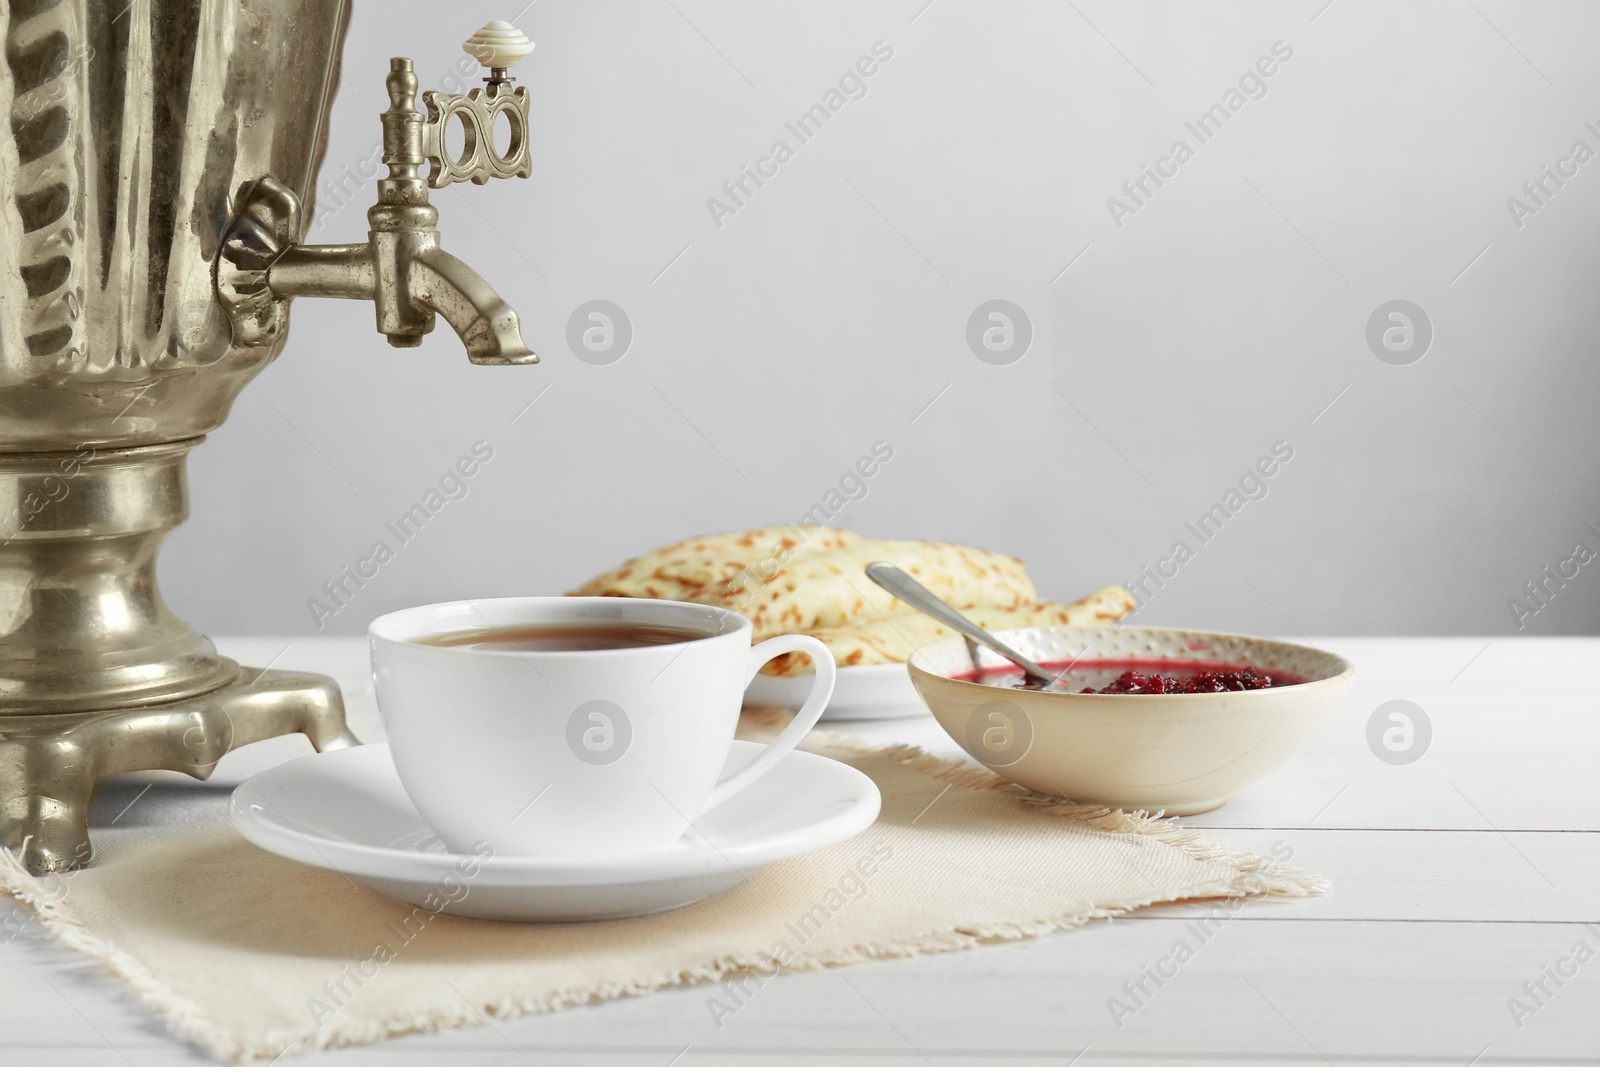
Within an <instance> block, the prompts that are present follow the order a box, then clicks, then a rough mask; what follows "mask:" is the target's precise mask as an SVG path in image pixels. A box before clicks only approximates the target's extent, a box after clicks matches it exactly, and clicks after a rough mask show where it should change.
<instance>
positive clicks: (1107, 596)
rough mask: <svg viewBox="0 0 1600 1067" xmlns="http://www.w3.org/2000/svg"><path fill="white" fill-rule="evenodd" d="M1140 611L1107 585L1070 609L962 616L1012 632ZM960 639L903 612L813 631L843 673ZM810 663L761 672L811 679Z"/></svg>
mask: <svg viewBox="0 0 1600 1067" xmlns="http://www.w3.org/2000/svg"><path fill="white" fill-rule="evenodd" d="M1134 607H1136V605H1135V603H1134V599H1133V596H1132V594H1130V593H1129V592H1128V591H1127V590H1126V589H1124V588H1122V587H1121V586H1120V585H1108V586H1106V587H1105V588H1104V589H1101V590H1100V591H1098V592H1095V593H1091V594H1089V595H1088V596H1086V597H1084V598H1083V599H1081V600H1075V601H1073V602H1072V603H1071V604H1054V603H1050V602H1045V603H1042V604H1021V605H1018V606H1015V607H983V606H980V607H975V608H968V609H967V610H965V611H963V612H962V614H963V615H965V616H966V617H967V618H969V619H971V620H972V621H973V622H975V623H977V624H978V625H979V626H982V627H983V628H984V629H985V630H1010V629H1017V628H1020V627H1025V626H1105V625H1108V624H1110V623H1114V622H1116V621H1117V620H1118V619H1120V618H1122V617H1123V616H1124V615H1126V614H1128V612H1130V611H1132V610H1133V609H1134ZM954 633H955V631H954V630H951V629H950V628H949V627H947V626H945V625H944V624H942V623H940V622H937V621H935V620H933V619H930V618H929V617H928V616H926V615H923V614H922V613H920V612H915V611H911V612H907V611H904V610H902V612H900V613H898V614H894V615H890V616H888V617H887V618H880V619H876V620H873V621H869V622H862V623H857V624H856V625H853V626H841V627H836V628H833V629H823V630H813V631H811V636H812V637H815V638H816V639H817V640H819V641H821V642H822V643H823V644H824V645H827V646H828V650H829V651H830V652H832V653H833V658H834V662H835V663H837V664H838V665H839V666H841V667H868V666H873V665H877V664H884V663H904V662H905V661H906V660H907V659H909V658H910V656H911V653H912V652H913V651H915V650H916V649H918V648H920V647H922V646H923V645H927V644H932V643H933V642H934V641H938V640H941V639H943V638H946V637H950V636H952V635H953V634H954ZM811 670H812V666H811V659H810V657H808V656H805V655H803V654H801V653H798V652H786V653H784V654H783V655H781V656H778V657H777V658H775V659H773V660H770V661H769V662H768V663H767V664H766V665H765V666H764V667H762V668H761V673H763V674H775V675H780V676H791V675H796V674H809V673H811Z"/></svg>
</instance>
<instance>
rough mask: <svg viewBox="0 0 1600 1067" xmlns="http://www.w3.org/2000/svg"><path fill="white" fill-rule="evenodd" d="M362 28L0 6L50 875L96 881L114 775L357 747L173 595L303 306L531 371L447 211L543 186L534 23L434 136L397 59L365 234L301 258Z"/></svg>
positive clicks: (318, 5) (325, 695) (317, 693)
mask: <svg viewBox="0 0 1600 1067" xmlns="http://www.w3.org/2000/svg"><path fill="white" fill-rule="evenodd" d="M349 14H350V8H349V4H348V2H345V3H339V2H331V0H133V2H131V3H125V2H124V0H115V2H106V0H0V39H3V40H4V42H5V55H4V57H3V60H0V62H3V75H0V114H3V115H4V116H5V117H6V120H7V121H6V122H5V124H4V129H3V131H0V845H4V846H6V847H10V848H14V849H19V850H20V852H21V856H22V859H23V861H24V862H25V863H26V865H27V866H28V868H29V869H30V870H32V871H33V872H35V873H43V872H46V871H56V870H63V869H67V868H71V867H76V866H79V865H81V864H83V863H85V862H87V861H88V859H89V858H90V845H89V836H88V826H87V817H88V810H89V805H90V801H91V799H92V797H93V793H94V789H95V785H96V783H97V781H98V780H99V779H100V778H102V777H103V776H105V775H110V774H118V773H122V772H125V771H135V770H148V769H156V768H162V769H168V770H177V771H185V772H187V773H189V774H192V775H194V776H195V777H198V778H204V777H206V776H207V775H208V774H210V772H211V770H212V769H213V768H214V767H215V765H216V763H217V761H218V760H219V759H220V758H221V757H222V756H223V754H225V753H226V752H228V751H229V750H230V749H232V748H235V747H238V746H239V745H243V744H247V743H249V742H251V741H258V740H261V739H263V738H267V737H274V736H277V735H280V734H286V733H294V732H300V733H304V734H305V735H306V736H307V737H308V738H310V740H311V743H312V744H313V745H315V746H316V747H317V748H318V749H319V750H325V749H329V748H338V747H343V746H345V745H348V744H352V743H354V741H355V739H354V738H353V737H352V735H351V734H350V733H349V731H348V729H347V728H346V725H345V716H344V705H343V702H342V700H341V698H340V695H339V689H338V687H337V685H336V684H335V683H334V681H333V680H332V679H330V678H326V677H322V676H320V675H313V674H302V673H297V672H293V671H285V670H271V669H262V668H255V667H244V666H240V665H239V664H237V663H234V662H233V661H231V660H229V659H227V658H225V657H222V656H219V655H218V654H217V652H216V649H215V647H214V646H213V645H212V643H211V642H210V641H209V640H207V639H206V638H205V637H204V636H202V635H201V634H199V633H197V632H196V631H195V630H193V629H192V628H190V627H189V626H188V625H186V624H185V623H184V622H183V621H182V620H180V619H179V618H177V617H176V616H175V615H174V614H173V613H172V612H171V611H170V610H169V609H168V608H167V606H166V604H165V603H164V602H163V601H162V598H161V594H160V592H159V591H158V590H157V588H156V555H157V552H158V551H159V550H160V547H161V544H162V541H163V540H164V539H165V538H166V536H167V534H168V532H169V531H171V530H172V529H173V528H174V527H175V526H177V525H178V524H179V523H181V522H182V521H183V520H184V519H185V518H186V517H187V513H188V501H187V494H186V488H185V482H184V460H185V456H186V455H187V454H188V452H189V450H190V449H192V448H193V447H194V446H195V445H197V444H199V443H200V442H201V441H203V440H204V439H205V435H206V434H207V433H209V432H210V431H211V430H213V429H215V428H216V427H217V426H219V425H220V424H221V423H222V421H223V420H224V419H225V418H227V415H228V411H229V409H230V407H231V406H232V404H233V400H234V398H235V397H236V396H237V395H238V394H239V392H240V390H241V389H243V388H244V387H245V385H246V384H247V383H248V382H249V381H250V380H251V378H253V377H254V376H255V375H256V374H257V373H258V372H259V371H260V370H261V369H262V368H263V367H265V366H266V365H267V364H268V363H270V362H272V360H273V359H274V358H276V357H277V355H278V353H279V351H280V350H281V349H282V348H283V345H284V341H285V338H286V336H287V331H288V316H289V303H290V301H291V300H292V299H293V298H295V297H307V296H324V297H339V298H342V299H347V300H370V301H372V303H373V305H374V307H375V309H376V315H377V327H378V330H379V332H381V333H383V334H384V335H385V336H386V337H387V338H388V339H389V343H390V344H391V345H395V346H397V347H414V346H416V345H418V344H420V343H421V342H422V338H423V335H425V334H426V333H428V332H429V331H430V330H432V329H433V325H434V317H435V316H436V315H439V316H443V318H444V320H445V321H446V322H447V323H449V325H450V326H451V327H452V328H453V329H454V330H455V332H456V333H457V334H458V335H460V338H461V341H462V343H463V344H464V345H465V346H466V349H467V355H468V358H469V359H470V360H471V361H472V362H473V363H480V364H520V363H533V362H536V358H537V357H535V356H534V354H533V352H532V351H530V350H529V349H528V347H527V346H526V345H524V344H523V341H522V336H521V333H520V329H519V326H518V322H517V316H516V314H515V312H513V311H512V310H511V309H510V308H509V307H508V306H507V305H506V303H505V301H504V300H502V299H501V298H500V296H499V295H498V294H496V293H495V291H494V290H493V289H491V288H489V286H488V285H487V284H486V283H485V282H484V280H483V279H482V278H480V277H479V276H478V275H477V274H476V273H474V272H473V271H472V269H471V268H469V267H468V266H466V264H464V263H462V262H461V261H460V260H458V259H456V258H455V257H453V256H451V255H450V254H449V253H447V252H445V251H444V250H443V249H442V248H441V247H440V245H439V234H438V231H437V229H436V224H437V220H438V212H437V211H436V210H435V209H434V208H433V207H432V206H431V205H430V204H429V202H428V190H429V189H430V188H435V189H437V188H440V187H442V186H445V185H448V184H450V183H452V182H458V181H472V182H475V183H478V184H482V183H483V182H485V181H486V180H488V179H489V178H491V177H511V176H513V175H518V176H523V177H526V176H527V175H528V173H529V153H528V98H527V96H526V90H525V89H523V88H520V87H513V85H512V84H511V82H512V80H513V79H512V78H511V77H510V76H509V75H508V74H507V71H506V68H508V67H509V66H510V65H511V64H512V63H514V62H515V61H516V60H517V59H519V58H521V57H522V56H524V55H526V54H527V53H528V52H531V51H532V47H533V46H532V44H531V43H529V42H528V40H527V38H526V37H523V36H522V35H521V34H520V33H518V32H517V31H516V29H515V28H514V27H512V26H510V25H508V24H506V23H491V24H490V25H489V26H486V27H485V28H484V29H483V30H481V31H479V32H478V33H477V34H475V35H474V36H473V37H472V38H469V40H468V42H467V44H466V46H465V47H466V48H467V50H468V51H469V52H470V53H472V54H473V55H474V56H475V57H476V58H477V59H478V60H479V61H480V62H481V63H482V64H483V65H484V66H485V67H486V68H488V76H487V77H486V78H485V79H484V80H485V83H486V84H485V86H484V88H482V89H473V90H472V91H471V92H469V93H467V94H465V95H447V94H443V93H435V92H427V93H424V94H423V101H424V105H425V107H426V114H424V113H422V112H420V111H418V109H417V105H416V95H417V88H418V85H417V77H416V74H415V72H414V70H413V67H412V63H411V61H410V60H409V59H394V60H392V61H391V63H390V69H389V71H388V75H387V81H386V87H387V89H388V95H389V107H388V110H386V111H384V112H383V113H382V115H381V123H382V128H383V162H384V163H385V164H387V166H388V174H387V176H383V177H380V178H379V179H378V180H377V183H376V184H377V188H376V192H375V198H376V203H375V204H374V205H373V207H372V208H371V209H370V210H369V211H368V213H367V218H368V223H369V227H370V230H369V233H368V234H367V239H366V241H365V242H362V243H359V244H345V245H308V244H304V243H302V239H303V238H304V236H305V231H306V227H307V224H308V223H309V221H310V214H311V200H312V194H313V190H314V183H315V180H316V176H317V170H318V167H319V166H320V164H321V162H322V157H323V154H324V152H325V150H326V147H327V138H328V132H327V126H328V114H329V110H330V105H331V103H332V97H333V93H334V90H335V88H336V87H337V85H338V83H339V81H340V80H341V78H343V77H344V76H345V75H344V74H343V73H341V71H340V61H339V57H340V51H341V49H342V47H343V43H344V35H345V30H346V27H347V24H348V20H349ZM451 122H455V123H459V126H460V129H461V130H462V134H463V140H464V144H463V147H462V148H461V149H460V150H458V151H447V150H446V147H445V127H446V124H447V123H451ZM497 122H498V123H500V124H501V125H502V126H505V127H508V129H506V130H505V131H504V134H505V135H504V136H503V137H502V141H503V142H504V143H505V144H506V145H507V147H504V148H503V149H497V148H496V146H495V127H496V123H497ZM424 164H427V171H426V173H425V174H424V171H423V166H424Z"/></svg>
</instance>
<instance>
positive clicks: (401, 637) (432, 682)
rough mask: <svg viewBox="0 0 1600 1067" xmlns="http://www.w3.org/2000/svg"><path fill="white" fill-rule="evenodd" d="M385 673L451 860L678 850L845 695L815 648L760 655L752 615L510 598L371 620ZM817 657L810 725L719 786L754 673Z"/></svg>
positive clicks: (418, 799)
mask: <svg viewBox="0 0 1600 1067" xmlns="http://www.w3.org/2000/svg"><path fill="white" fill-rule="evenodd" d="M596 625H599V626H604V625H616V626H630V625H644V626H657V627H669V628H672V629H675V630H683V631H686V632H689V633H694V634H702V635H704V636H700V637H696V638H695V639H694V640H689V641H684V642H681V643H677V644H665V645H650V646H645V647H636V648H613V649H594V650H584V651H569V652H547V651H537V652H516V651H487V650H482V649H472V648H464V647H451V646H448V645H440V644H433V643H429V642H430V641H437V640H438V639H440V638H444V637H449V636H452V635H462V634H466V633H473V632H485V636H486V637H493V636H494V635H495V634H496V633H497V632H505V633H510V632H511V631H513V630H518V629H528V628H533V627H561V626H596ZM368 633H369V637H370V639H371V644H372V670H373V679H374V682H375V684H376V688H377V697H378V707H379V710H380V712H381V713H382V715H383V722H384V727H385V729H386V730H387V731H388V735H389V748H390V751H391V753H392V755H393V757H394V762H395V768H396V769H397V770H398V771H399V773H400V782H401V784H402V785H404V786H405V790H406V793H407V794H408V795H409V796H410V797H411V801H412V803H414V804H415V805H416V806H417V811H418V813H419V814H421V816H422V817H423V819H424V820H426V821H427V823H428V825H429V826H431V827H432V828H433V830H434V832H435V833H437V834H438V835H439V837H440V838H441V839H442V840H443V841H444V843H445V845H446V846H447V847H448V848H450V849H451V850H452V851H456V852H467V851H470V850H471V849H472V848H474V847H475V846H478V845H479V844H480V843H482V842H487V843H488V844H489V845H490V846H491V847H492V848H493V849H494V851H495V853H496V854H497V855H507V856H510V855H522V856H573V857H578V856H596V855H608V854H625V853H632V852H648V851H659V850H662V849H666V848H669V847H670V846H671V845H672V844H673V843H674V842H675V841H677V840H678V839H679V838H680V837H682V836H683V835H684V833H685V831H687V830H688V828H689V826H690V823H691V822H692V820H694V819H695V818H697V817H699V815H701V814H702V813H703V812H706V811H708V810H710V809H711V808H713V807H716V806H717V805H718V804H721V803H723V802H724V801H726V800H727V799H728V798H729V797H731V796H733V795H734V794H735V793H737V792H739V790H741V789H743V788H744V787H745V786H747V785H749V784H750V783H751V782H753V781H755V780H756V779H757V778H758V777H760V776H761V775H762V774H764V773H765V772H766V771H768V770H769V769H771V768H772V766H773V765H774V764H776V763H777V761H778V760H779V759H781V758H782V757H783V755H784V754H785V753H786V752H788V751H789V750H790V749H792V748H794V746H795V743H796V742H798V741H799V740H800V738H801V737H802V736H803V735H804V734H805V733H806V731H807V730H810V729H811V727H812V726H813V725H814V724H815V723H816V721H817V718H818V717H819V716H820V715H821V714H822V710H823V708H824V707H826V705H827V703H828V698H829V697H830V696H831V695H832V694H833V679H834V663H833V656H832V654H831V653H829V651H828V650H827V648H826V647H825V646H824V645H823V644H822V643H821V642H820V641H817V640H816V639H815V638H810V637H803V636H800V635H797V634H795V635H785V636H782V637H775V638H773V639H771V640H770V641H763V642H762V643H761V644H760V645H757V646H756V647H754V648H752V647H750V621H749V620H748V619H746V618H745V617H744V616H742V615H739V614H738V613H736V612H732V611H727V610H724V609H722V608H716V607H710V606H707V605H703V604H683V603H678V602H676V601H670V600H643V599H631V598H624V597H509V598H505V599H498V600H476V601H459V602H455V603H448V604H429V605H425V606H423V607H417V608H408V609H406V610H404V611H396V612H393V613H391V614H388V615H384V616H382V617H380V618H378V619H376V620H374V621H373V623H372V625H371V627H370V629H369V631H368ZM785 652H806V653H810V655H811V658H812V661H813V663H814V664H815V666H816V683H815V685H814V686H813V688H812V690H811V695H810V696H809V697H807V698H806V701H805V704H804V705H803V706H802V707H801V709H800V711H799V713H798V714H797V715H796V716H795V718H794V721H793V722H792V723H790V724H789V725H788V727H787V728H785V729H784V731H783V732H782V733H781V734H779V735H778V738H777V740H775V741H774V742H773V743H772V744H771V745H769V746H767V747H766V748H765V749H763V750H762V751H761V752H760V753H759V755H757V757H756V758H755V759H754V760H753V761H751V762H750V763H749V764H747V765H746V766H744V767H742V768H739V769H737V770H736V771H735V772H734V773H732V774H730V775H729V776H728V777H726V778H724V779H723V780H722V781H720V782H719V781H718V780H717V778H718V775H719V774H720V773H721V771H722V769H723V765H724V763H725V762H726V760H727V758H728V753H729V751H730V750H731V748H732V742H733V735H734V730H735V728H736V727H737V725H738V720H739V706H740V704H741V702H742V699H743V696H744V690H745V687H746V686H747V685H749V683H750V679H751V678H752V677H754V676H755V673H756V672H757V671H758V670H759V669H760V668H761V665H762V664H763V663H765V662H766V661H767V660H769V659H772V658H773V657H774V656H778V655H780V654H782V653H785Z"/></svg>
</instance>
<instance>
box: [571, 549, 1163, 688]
mask: <svg viewBox="0 0 1600 1067" xmlns="http://www.w3.org/2000/svg"><path fill="white" fill-rule="evenodd" d="M877 561H883V562H885V563H892V564H894V565H895V566H897V567H899V568H900V569H901V570H903V571H906V572H907V573H909V574H910V575H911V576H912V577H914V578H916V579H917V581H919V582H921V583H922V584H923V585H925V586H927V587H928V588H929V589H930V590H932V591H933V593H934V594H935V595H937V596H938V597H940V598H941V599H943V600H944V601H945V602H946V603H947V604H950V605H951V606H952V607H955V608H957V609H958V610H960V611H962V612H963V613H965V614H966V615H967V616H968V617H970V618H972V619H973V621H975V622H977V623H978V625H980V626H983V627H985V628H986V629H991V630H1004V629H1008V628H1013V627H1021V626H1094V625H1103V624H1106V623H1110V622H1115V621H1116V620H1118V619H1120V618H1122V617H1123V616H1124V615H1126V614H1127V613H1128V612H1130V611H1132V610H1133V609H1134V607H1135V603H1134V600H1133V597H1132V595H1131V594H1129V592H1128V591H1127V590H1126V589H1123V588H1122V587H1121V586H1115V585H1109V586H1106V587H1105V588H1104V589H1102V590H1100V591H1099V592H1097V593H1093V594H1091V595H1090V596H1086V597H1084V598H1083V599H1082V600H1078V601H1075V602H1073V603H1071V604H1055V603H1038V591H1037V590H1035V589H1034V586H1033V582H1032V581H1031V580H1030V579H1029V578H1028V574H1027V571H1026V570H1025V569H1024V568H1023V565H1022V561H1021V560H1019V559H1015V558H1013V557H1011V556H1004V555H1000V554H998V553H995V552H988V551H985V550H984V549H981V548H970V547H968V546H966V545H956V544H947V543H944V542H940V541H872V540H868V539H867V538H865V537H862V536H861V535H860V534H858V533H854V532H852V531H850V530H844V529H839V528H837V527H831V526H804V525H801V526H768V527H764V528H762V529H759V530H748V531H745V532H743V533H727V534H709V535H706V536H703V537H691V538H689V539H687V540H684V541H678V542H675V543H673V544H670V545H663V546H661V547H660V548H656V549H652V550H651V551H649V552H646V553H645V554H643V555H641V556H637V557H635V558H633V559H630V560H628V561H627V562H626V563H624V564H622V565H621V566H620V567H617V568H616V569H615V570H611V571H608V572H606V573H605V574H602V575H600V576H599V577H597V578H594V579H591V580H590V581H588V582H585V583H584V584H583V585H581V586H579V587H578V588H577V589H574V590H573V591H572V592H571V593H569V594H568V595H569V596H623V597H650V598H654V599H659V600H684V601H689V602H691V603H696V604H712V605H715V606H717V607H723V608H728V609H730V610H732V611H737V612H739V613H740V614H742V615H744V616H745V617H746V618H748V619H749V620H750V622H751V624H752V626H753V629H754V633H753V635H752V638H753V640H755V641H765V640H766V639H767V638H769V637H776V636H777V635H779V634H787V633H803V634H811V635H812V636H814V637H816V638H818V639H819V640H820V641H822V643H823V644H825V645H827V646H828V648H829V649H830V650H831V651H832V652H833V654H834V659H835V660H836V661H837V662H838V664H839V665H840V666H841V667H855V666H869V665H873V664H882V663H904V662H905V660H906V658H907V657H908V656H909V655H910V654H911V652H912V651H913V650H914V649H916V648H917V647H919V646H921V645H925V644H928V643H930V642H932V641H937V640H939V639H940V638H943V637H948V636H949V635H950V633H951V631H950V630H948V629H947V628H945V627H944V626H942V625H940V624H939V623H937V622H935V621H933V620H932V619H930V618H928V617H926V616H924V615H921V614H919V613H917V612H914V611H911V610H910V609H908V608H907V607H906V606H905V605H904V604H902V603H901V602H900V601H899V600H897V599H896V598H895V597H893V596H891V595H890V594H889V593H887V592H885V591H884V590H883V589H880V588H879V587H878V586H877V585H876V584H874V583H873V582H872V581H871V580H870V579H868V578H867V576H866V573H865V570H866V566H867V564H868V563H873V562H877ZM762 669H763V671H764V672H765V673H768V674H777V675H793V674H803V673H806V672H809V671H810V670H811V661H810V659H808V658H806V657H804V656H801V655H798V654H793V653H791V654H787V655H784V656H780V657H778V658H776V659H774V660H773V661H772V662H771V663H769V664H767V665H766V666H765V667H764V668H762Z"/></svg>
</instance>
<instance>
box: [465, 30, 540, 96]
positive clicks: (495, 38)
mask: <svg viewBox="0 0 1600 1067" xmlns="http://www.w3.org/2000/svg"><path fill="white" fill-rule="evenodd" d="M461 50H462V51H463V52H465V53H467V55H469V56H471V57H472V58H473V59H476V60H477V61H478V62H479V63H481V64H482V65H483V66H485V67H488V68H489V77H487V78H485V79H484V81H486V82H488V83H489V87H490V89H491V90H492V89H494V88H495V87H496V86H498V85H500V84H502V83H504V82H509V81H514V80H515V79H514V78H511V77H509V76H508V75H507V74H506V68H507V67H510V66H512V65H513V64H514V63H516V62H517V60H519V59H521V58H522V57H523V56H525V55H527V54H528V53H530V52H532V51H533V42H532V41H530V40H528V38H527V35H526V34H524V33H523V32H522V31H521V30H519V29H517V28H516V27H515V26H513V25H511V23H509V22H504V21H502V20H499V19H496V20H495V21H493V22H490V23H487V24H485V26H484V27H483V29H481V30H479V31H478V32H477V33H475V34H473V35H472V36H471V37H468V38H467V39H466V40H465V41H463V42H462V43H461Z"/></svg>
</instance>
